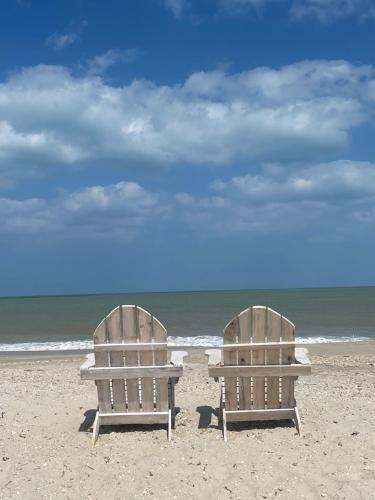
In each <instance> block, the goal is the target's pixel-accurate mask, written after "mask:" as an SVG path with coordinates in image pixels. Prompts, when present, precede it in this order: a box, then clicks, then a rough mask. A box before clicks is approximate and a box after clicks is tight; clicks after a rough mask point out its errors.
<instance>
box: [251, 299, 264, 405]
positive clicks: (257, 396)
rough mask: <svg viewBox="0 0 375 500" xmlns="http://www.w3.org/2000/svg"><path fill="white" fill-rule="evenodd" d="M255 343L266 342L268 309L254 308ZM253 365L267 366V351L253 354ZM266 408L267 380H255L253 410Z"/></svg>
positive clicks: (261, 350)
mask: <svg viewBox="0 0 375 500" xmlns="http://www.w3.org/2000/svg"><path fill="white" fill-rule="evenodd" d="M252 320H253V321H252V332H253V337H252V338H253V342H264V341H265V337H266V308H265V307H253V317H252ZM252 364H253V365H264V364H265V350H264V349H260V350H257V351H254V352H253V353H252ZM264 407H265V378H264V377H256V378H254V379H253V409H254V410H260V409H262V408H264Z"/></svg>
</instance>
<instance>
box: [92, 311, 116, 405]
mask: <svg viewBox="0 0 375 500" xmlns="http://www.w3.org/2000/svg"><path fill="white" fill-rule="evenodd" d="M106 341H107V328H106V322H105V320H103V321H102V322H101V323H100V325H99V326H98V327H97V329H96V330H95V333H94V348H95V344H96V343H101V344H103V343H104V342H106ZM95 364H96V366H98V367H106V366H109V356H108V353H107V352H100V353H99V352H98V353H95ZM96 389H97V391H98V405H99V410H100V411H103V412H107V413H109V412H111V411H112V401H111V385H110V381H109V380H98V381H97V383H96Z"/></svg>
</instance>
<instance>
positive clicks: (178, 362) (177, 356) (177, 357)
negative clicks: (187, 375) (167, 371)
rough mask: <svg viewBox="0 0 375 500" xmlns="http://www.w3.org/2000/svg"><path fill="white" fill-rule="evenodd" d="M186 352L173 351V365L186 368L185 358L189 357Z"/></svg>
mask: <svg viewBox="0 0 375 500" xmlns="http://www.w3.org/2000/svg"><path fill="white" fill-rule="evenodd" d="M187 355H188V353H187V352H186V351H172V352H171V365H173V366H184V357H185V356H187Z"/></svg>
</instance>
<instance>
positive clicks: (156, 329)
mask: <svg viewBox="0 0 375 500" xmlns="http://www.w3.org/2000/svg"><path fill="white" fill-rule="evenodd" d="M152 331H153V337H154V340H155V342H166V341H167V331H166V329H165V328H164V326H163V325H162V324H161V323H160V321H158V320H157V319H156V318H155V317H153V318H152ZM154 356H155V365H157V366H160V365H166V364H167V350H166V349H165V351H155V354H154ZM174 369H175V370H178V369H180V370H181V368H179V367H174ZM180 374H181V375H182V370H181V371H180ZM170 376H171V377H173V376H175V377H179V376H180V375H179V374H176V375H172V374H171V375H170ZM155 379H156V380H155V398H156V410H157V411H168V409H169V404H168V380H167V379H164V380H162V379H160V378H156V377H155Z"/></svg>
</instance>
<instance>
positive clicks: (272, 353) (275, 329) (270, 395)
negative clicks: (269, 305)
mask: <svg viewBox="0 0 375 500" xmlns="http://www.w3.org/2000/svg"><path fill="white" fill-rule="evenodd" d="M267 341H268V344H271V343H272V344H275V345H277V344H279V345H280V346H281V343H280V341H281V316H280V314H276V313H275V312H274V311H273V310H272V309H268V310H267ZM278 341H279V342H278ZM266 358H267V359H266V363H267V365H277V364H280V361H281V359H280V350H275V349H272V350H269V345H267V356H266ZM267 408H268V409H270V408H280V379H279V377H267Z"/></svg>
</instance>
